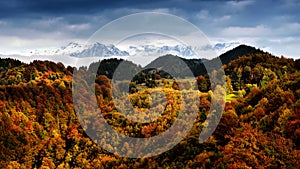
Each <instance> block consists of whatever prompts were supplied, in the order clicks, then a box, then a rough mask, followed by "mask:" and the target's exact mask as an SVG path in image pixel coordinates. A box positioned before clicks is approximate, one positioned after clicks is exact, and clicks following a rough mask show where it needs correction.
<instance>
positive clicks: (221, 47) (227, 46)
mask: <svg viewBox="0 0 300 169" xmlns="http://www.w3.org/2000/svg"><path fill="white" fill-rule="evenodd" d="M240 44H241V43H239V42H228V43H224V42H223V43H216V44H214V45H207V46H204V47H203V48H202V49H201V50H213V51H215V52H216V53H217V54H218V55H220V54H223V53H225V52H227V51H229V50H231V49H233V48H235V47H237V46H239V45H240Z"/></svg>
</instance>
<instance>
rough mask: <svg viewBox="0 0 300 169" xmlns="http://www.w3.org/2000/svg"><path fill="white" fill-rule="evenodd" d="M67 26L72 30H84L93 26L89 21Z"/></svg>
mask: <svg viewBox="0 0 300 169" xmlns="http://www.w3.org/2000/svg"><path fill="white" fill-rule="evenodd" d="M66 28H67V29H68V30H71V31H84V30H88V29H90V28H91V25H90V24H88V23H83V24H72V25H67V26H66Z"/></svg>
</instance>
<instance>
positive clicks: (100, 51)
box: [31, 42, 240, 58]
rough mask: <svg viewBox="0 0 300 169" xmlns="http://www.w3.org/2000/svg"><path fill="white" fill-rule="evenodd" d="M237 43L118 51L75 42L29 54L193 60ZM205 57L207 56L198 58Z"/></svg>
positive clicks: (222, 50)
mask: <svg viewBox="0 0 300 169" xmlns="http://www.w3.org/2000/svg"><path fill="white" fill-rule="evenodd" d="M239 44H240V43H238V42H230V43H216V44H214V45H207V46H204V47H202V48H196V47H191V46H184V45H170V46H168V45H164V46H158V45H136V46H129V47H127V48H125V49H124V50H121V49H119V48H118V47H116V46H115V45H105V44H101V43H99V42H96V43H92V44H88V45H84V44H80V43H76V42H71V43H69V44H68V45H66V46H63V47H60V48H56V49H47V50H36V51H33V52H31V54H32V55H39V56H52V55H56V56H71V57H77V58H86V57H115V56H116V57H124V56H133V57H134V56H140V57H143V56H145V57H147V56H151V57H153V56H156V57H159V56H163V55H166V54H172V55H177V56H180V57H185V58H193V57H197V56H196V51H198V52H199V51H214V52H216V53H217V54H218V55H219V54H222V53H224V52H226V51H228V50H231V49H233V48H234V47H236V46H238V45H239ZM199 57H202V58H203V57H207V56H199Z"/></svg>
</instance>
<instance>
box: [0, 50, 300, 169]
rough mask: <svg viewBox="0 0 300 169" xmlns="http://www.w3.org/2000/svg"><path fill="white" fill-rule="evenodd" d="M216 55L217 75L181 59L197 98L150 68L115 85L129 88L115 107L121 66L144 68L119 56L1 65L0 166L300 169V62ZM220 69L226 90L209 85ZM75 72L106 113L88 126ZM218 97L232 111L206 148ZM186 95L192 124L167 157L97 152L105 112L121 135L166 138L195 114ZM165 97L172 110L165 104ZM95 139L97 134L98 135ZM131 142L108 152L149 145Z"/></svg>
mask: <svg viewBox="0 0 300 169" xmlns="http://www.w3.org/2000/svg"><path fill="white" fill-rule="evenodd" d="M172 57H177V56H172V55H166V56H163V57H161V58H159V59H160V60H158V62H161V63H163V62H164V61H165V60H170V59H172ZM219 58H220V60H221V61H222V67H221V68H216V70H215V71H214V72H213V73H211V72H206V70H205V67H204V64H203V62H204V61H202V60H201V59H183V58H181V59H182V60H183V62H184V63H186V64H187V65H188V67H189V68H190V70H191V71H192V73H193V75H194V77H190V78H194V79H195V81H196V88H195V89H193V91H190V90H183V91H182V92H181V91H180V89H181V88H180V86H179V82H177V81H176V80H175V79H174V78H173V77H172V75H171V74H169V73H168V72H166V71H164V70H163V69H150V68H149V69H144V70H143V71H141V72H139V73H138V74H136V75H135V76H134V77H133V78H128V79H123V80H122V81H119V82H118V83H116V84H117V85H115V86H114V87H115V88H122V87H124V86H125V87H126V86H128V88H129V97H127V99H126V98H121V99H118V100H117V101H114V100H113V95H112V85H111V84H112V82H113V81H112V78H113V74H114V71H115V70H116V68H117V67H118V65H119V64H120V63H121V62H122V63H123V64H125V65H126V67H130V68H132V70H140V69H141V66H139V65H136V64H134V63H132V62H130V61H123V60H122V59H105V60H103V61H101V62H99V63H93V64H91V65H90V66H88V67H80V68H75V67H71V66H66V65H63V64H62V63H54V62H50V61H33V62H31V63H22V62H21V61H18V60H15V59H4V58H0V168H9V169H14V168H16V169H19V168H24V169H25V168H26V169H27V168H37V169H54V168H61V169H63V168H119V169H122V168H124V169H127V168H190V169H194V168H218V169H225V168H228V169H238V168H249V169H250V168H253V169H254V168H259V169H260V168H276V169H277V168H278V169H279V168H291V169H297V168H300V88H299V86H300V59H298V60H294V59H289V58H286V57H284V56H281V57H277V56H273V55H272V54H270V53H267V52H264V51H262V50H259V49H256V48H254V47H250V46H246V45H241V46H238V47H236V48H234V49H232V50H230V51H228V52H226V53H224V54H222V55H220V57H219ZM206 62H208V61H206ZM99 65H100V66H99ZM219 69H223V70H224V72H225V75H224V76H222V77H221V79H222V78H223V79H224V80H225V82H226V84H225V86H223V87H222V86H221V87H220V86H216V85H214V83H213V82H211V81H210V77H212V76H218V75H217V74H218V71H219ZM88 72H96V74H95V75H93V74H92V75H93V76H94V79H95V80H94V81H93V83H88V81H89V79H93V77H91V74H90V73H88ZM75 73H77V74H79V75H81V76H82V78H79V79H76V80H79V81H80V84H82V85H86V86H88V87H89V88H93V89H95V92H94V93H93V94H94V95H95V96H96V99H97V100H96V102H97V104H98V109H100V110H101V113H100V114H99V113H96V112H93V111H92V109H88V111H85V112H84V113H83V114H82V117H83V118H84V117H86V116H88V117H89V118H84V119H83V121H84V123H80V121H79V118H78V114H77V113H78V112H77V111H76V109H75V108H76V106H75V104H74V100H73V96H74V95H73V94H72V87H74V86H73V85H74V81H73V80H74V79H73V76H74V74H75ZM183 83H184V84H185V87H186V88H189V87H190V86H191V84H189V83H188V80H187V81H186V82H185V81H184V82H183ZM89 85H90V86H89ZM158 90H160V91H162V93H163V95H162V94H161V93H159V92H157V91H158ZM213 90H220V92H224V93H225V94H226V98H225V99H224V100H223V101H222V100H218V102H217V103H218V104H224V105H225V106H224V108H223V109H222V117H221V120H220V122H219V123H218V126H217V128H216V130H215V131H214V132H213V134H212V135H211V136H210V137H209V138H208V139H207V140H206V141H205V142H204V143H202V144H200V143H199V135H200V133H201V131H202V129H203V128H204V126H207V125H208V124H207V123H210V122H207V121H206V119H207V118H209V117H210V116H213V114H211V113H210V112H214V111H211V110H210V109H212V108H211V102H212V98H214V97H217V96H216V95H215V93H213V92H212V91H213ZM189 92H194V95H193V96H195V98H193V97H188V99H189V100H192V101H194V100H199V101H198V102H197V106H196V110H197V112H196V114H197V117H196V118H195V120H194V121H193V126H191V129H190V130H189V132H188V134H187V135H186V136H185V137H184V139H183V140H181V141H180V142H179V143H178V144H177V145H175V147H173V148H172V149H170V150H168V151H166V152H163V153H161V154H158V155H155V156H151V157H144V158H130V157H126V156H125V157H124V156H120V155H119V154H118V153H117V152H111V151H107V149H105V148H103V147H101V146H99V144H97V141H95V140H93V139H92V138H90V136H89V134H88V133H87V132H86V131H88V130H94V131H99V132H100V131H101V130H105V129H104V128H101V127H99V126H101V125H99V124H97V122H98V121H97V120H95V121H92V120H91V119H97V117H98V116H99V115H102V116H103V117H104V119H105V120H106V122H107V123H108V124H109V125H110V126H112V128H113V129H114V130H115V131H118V132H119V133H122V134H123V135H126V136H130V137H137V138H150V137H154V136H157V135H160V134H161V133H164V132H166V131H167V129H169V128H170V127H171V126H172V125H173V124H175V123H176V121H179V123H185V122H184V121H182V120H181V119H180V118H179V115H178V112H179V109H183V110H186V111H187V115H189V113H193V112H189V111H188V110H189V109H188V108H189V107H193V105H192V104H191V105H190V104H186V105H185V106H181V103H182V100H183V99H184V97H185V96H184V95H185V94H186V95H189ZM195 93H196V94H195ZM89 94H90V91H89V90H80V91H79V95H78V97H79V98H81V102H82V103H83V102H88V101H89V99H90V98H89V97H88V95H89ZM150 95H151V97H150ZM164 99H165V102H166V105H165V106H164V105H161V104H159V103H160V101H162V100H164ZM156 100H158V101H157V102H156ZM81 102H80V103H81ZM116 103H117V105H118V106H119V107H120V106H121V107H124V109H126V105H127V104H132V106H133V109H132V111H134V112H135V111H140V112H147V109H149V108H150V107H151V108H152V111H151V113H141V114H139V115H138V116H137V117H136V118H139V119H145V120H148V121H150V120H151V119H154V120H153V121H150V122H147V123H138V122H133V121H131V120H128V119H126V117H125V116H124V115H122V113H120V112H119V110H118V109H117V108H116ZM77 104H78V103H77ZM74 107H75V108H74ZM85 110H87V109H85ZM162 112H163V113H162ZM161 113H162V114H161ZM194 113H195V112H194ZM158 114H161V115H160V116H159V115H158ZM154 117H158V118H154ZM171 132H172V133H173V134H174V135H178V134H180V132H181V130H180V129H178V128H177V129H176V128H174V130H173V129H172V131H171ZM95 137H100V135H97V132H96V133H95ZM101 137H102V136H101ZM107 137H112V136H109V135H108V136H107ZM103 139H106V138H103ZM111 140H117V139H115V138H111ZM166 142H167V141H166ZM115 144H116V145H118V143H115ZM149 144H151V143H149ZM153 144H154V143H153ZM130 145H131V144H128V143H124V144H123V143H122V146H121V147H115V146H114V145H109V144H108V145H106V147H108V148H109V149H111V150H114V149H116V148H120V149H121V150H120V151H122V152H124V153H125V154H127V155H128V156H130V154H131V153H132V152H131V149H136V150H139V149H141V148H142V147H139V146H137V147H130Z"/></svg>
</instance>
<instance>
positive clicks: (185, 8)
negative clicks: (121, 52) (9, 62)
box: [0, 0, 300, 58]
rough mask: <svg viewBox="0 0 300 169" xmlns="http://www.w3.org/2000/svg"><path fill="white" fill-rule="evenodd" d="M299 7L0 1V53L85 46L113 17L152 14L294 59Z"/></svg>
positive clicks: (251, 0) (293, 0) (292, 2)
mask: <svg viewBox="0 0 300 169" xmlns="http://www.w3.org/2000/svg"><path fill="white" fill-rule="evenodd" d="M299 8H300V2H299V1H297V0H287V1H284V0H276V1H270V0H267V1H255V0H244V1H222V0H219V1H196V0H187V1H186V0H185V1H184V0H169V1H158V0H152V1H112V2H107V3H104V2H103V1H98V0H89V1H85V0H54V1H53V0H52V1H50V0H41V1H30V0H10V1H0V43H1V48H0V53H2V54H11V53H19V54H20V53H22V52H24V51H28V50H32V49H36V48H46V47H58V46H62V45H65V44H67V43H68V42H70V41H85V40H87V39H88V38H89V37H90V36H91V35H92V34H93V33H94V32H95V31H97V30H98V29H99V28H101V27H102V26H104V25H105V24H107V23H109V22H111V21H113V20H115V19H117V18H119V17H122V16H125V15H128V14H133V13H137V12H145V11H155V12H163V13H169V14H174V15H177V16H179V17H182V18H184V19H186V20H188V21H189V22H191V23H192V24H194V25H195V26H197V27H198V28H199V29H200V30H202V31H203V33H204V34H205V35H206V36H207V37H208V38H209V40H211V41H212V42H214V43H216V42H229V41H230V42H232V41H238V42H241V43H246V44H250V45H254V46H256V47H259V48H262V49H268V50H270V52H271V53H273V54H275V55H285V56H287V57H294V58H299V57H300V51H299V50H298V47H299V46H300V17H299V16H300V12H299Z"/></svg>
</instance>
